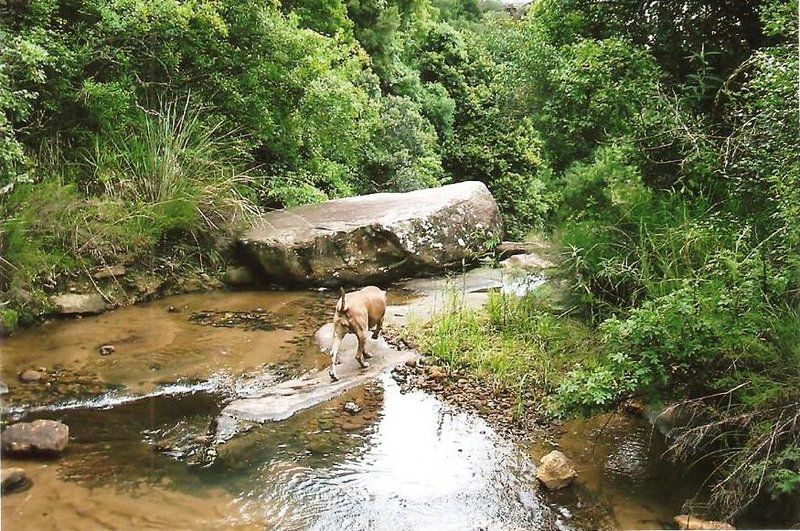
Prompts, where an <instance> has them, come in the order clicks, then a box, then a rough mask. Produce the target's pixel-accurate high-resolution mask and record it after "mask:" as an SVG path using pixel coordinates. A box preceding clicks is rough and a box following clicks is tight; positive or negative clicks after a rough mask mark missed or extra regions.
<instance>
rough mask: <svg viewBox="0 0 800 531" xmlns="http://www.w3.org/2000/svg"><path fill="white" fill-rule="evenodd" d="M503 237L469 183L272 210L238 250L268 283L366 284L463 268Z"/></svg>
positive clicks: (478, 187) (487, 203)
mask: <svg viewBox="0 0 800 531" xmlns="http://www.w3.org/2000/svg"><path fill="white" fill-rule="evenodd" d="M502 233H503V228H502V221H501V218H500V213H499V211H498V208H497V203H496V202H495V200H494V198H493V197H492V195H491V193H489V190H488V189H487V188H486V186H485V185H484V184H483V183H480V182H475V181H470V182H463V183H458V184H452V185H448V186H443V187H441V188H431V189H425V190H417V191H414V192H407V193H403V194H373V195H366V196H359V197H350V198H347V199H338V200H335V201H327V202H325V203H320V204H317V205H305V206H300V207H297V208H292V209H289V210H285V211H276V212H271V213H269V214H267V215H266V216H265V218H264V220H263V221H262V222H261V223H260V224H259V225H258V226H256V227H254V228H253V229H251V230H250V231H248V232H247V233H246V234H245V235H244V237H243V238H241V240H240V245H241V247H242V249H243V251H244V252H245V254H248V255H250V257H252V258H253V259H254V262H255V263H258V264H260V265H261V268H262V269H263V271H264V272H265V273H266V274H267V276H268V277H269V278H270V279H272V280H277V281H288V282H293V283H299V284H324V285H331V286H335V285H340V284H357V285H363V284H369V283H374V282H379V281H383V280H391V279H395V278H399V277H402V276H409V275H416V274H424V273H430V272H435V271H440V270H443V269H446V268H448V267H453V266H460V265H461V264H462V262H463V261H465V260H466V261H469V260H472V259H474V258H476V257H477V256H480V255H481V254H483V253H484V252H485V251H486V248H485V244H486V243H487V242H488V241H490V240H492V239H496V238H498V237H500V236H502Z"/></svg>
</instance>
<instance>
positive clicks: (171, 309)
mask: <svg viewBox="0 0 800 531" xmlns="http://www.w3.org/2000/svg"><path fill="white" fill-rule="evenodd" d="M167 311H168V312H169V313H178V309H177V308H176V307H175V306H170V307H169V308H167Z"/></svg>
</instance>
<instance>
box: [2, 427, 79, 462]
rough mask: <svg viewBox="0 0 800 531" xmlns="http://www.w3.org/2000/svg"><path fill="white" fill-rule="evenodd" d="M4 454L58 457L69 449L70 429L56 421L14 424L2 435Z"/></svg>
mask: <svg viewBox="0 0 800 531" xmlns="http://www.w3.org/2000/svg"><path fill="white" fill-rule="evenodd" d="M0 438H1V439H2V444H3V452H6V453H10V454H22V455H41V454H44V455H56V454H60V453H61V452H63V451H64V449H65V448H66V447H67V442H68V441H69V427H68V426H67V425H66V424H62V423H61V422H58V421H56V420H42V419H39V420H34V421H33V422H18V423H16V424H12V425H11V426H9V427H8V428H6V429H5V430H3V433H2V435H0Z"/></svg>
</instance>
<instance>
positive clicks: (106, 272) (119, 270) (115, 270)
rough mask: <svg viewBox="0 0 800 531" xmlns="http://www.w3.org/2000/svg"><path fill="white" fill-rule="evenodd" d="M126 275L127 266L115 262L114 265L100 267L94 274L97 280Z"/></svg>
mask: <svg viewBox="0 0 800 531" xmlns="http://www.w3.org/2000/svg"><path fill="white" fill-rule="evenodd" d="M124 275H125V266H124V265H122V264H115V265H113V266H108V267H104V268H102V269H100V270H99V271H97V272H96V273H94V274H93V275H92V276H93V277H94V278H95V279H96V280H104V279H106V278H114V277H121V276H124Z"/></svg>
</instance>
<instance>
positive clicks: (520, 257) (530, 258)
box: [500, 253, 553, 269]
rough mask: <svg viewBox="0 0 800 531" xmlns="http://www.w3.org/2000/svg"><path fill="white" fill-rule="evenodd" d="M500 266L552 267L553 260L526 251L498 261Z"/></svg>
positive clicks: (508, 267) (510, 267)
mask: <svg viewBox="0 0 800 531" xmlns="http://www.w3.org/2000/svg"><path fill="white" fill-rule="evenodd" d="M500 267H503V268H506V269H547V268H548V267H553V262H551V261H550V260H548V259H547V258H545V257H544V256H542V255H539V254H533V253H526V254H515V255H514V256H512V257H511V258H506V259H505V260H503V261H502V262H500Z"/></svg>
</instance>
